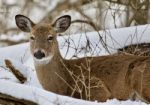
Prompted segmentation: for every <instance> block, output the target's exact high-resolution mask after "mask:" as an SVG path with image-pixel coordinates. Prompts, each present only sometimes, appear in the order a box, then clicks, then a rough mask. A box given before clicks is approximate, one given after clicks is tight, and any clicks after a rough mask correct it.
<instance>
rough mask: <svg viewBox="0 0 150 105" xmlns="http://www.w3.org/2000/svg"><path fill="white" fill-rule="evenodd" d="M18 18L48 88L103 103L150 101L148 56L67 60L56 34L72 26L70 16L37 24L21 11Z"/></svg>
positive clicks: (43, 84) (149, 62)
mask: <svg viewBox="0 0 150 105" xmlns="http://www.w3.org/2000/svg"><path fill="white" fill-rule="evenodd" d="M15 21H16V25H17V27H18V28H19V29H20V30H21V31H23V32H26V33H30V41H29V42H30V51H31V54H32V56H33V60H34V65H35V69H36V73H37V77H38V79H39V81H40V83H41V85H42V86H43V88H44V89H45V90H47V91H50V92H54V93H57V94H60V95H66V96H72V97H75V98H82V99H85V100H97V101H101V102H105V101H106V100H107V99H113V98H116V99H118V100H127V99H134V100H135V99H140V100H142V101H145V102H147V103H149V102H150V65H149V64H150V58H149V57H142V56H134V55H128V54H127V55H124V54H116V55H106V56H97V57H83V58H78V59H69V60H68V59H65V58H63V57H62V55H61V53H60V51H59V45H58V41H57V36H58V34H60V33H63V32H65V31H66V30H67V29H68V28H69V27H70V25H71V16H69V15H64V16H61V17H59V18H57V19H56V20H55V22H53V23H38V24H36V23H34V22H33V21H32V20H31V19H30V18H28V17H26V16H24V15H21V14H18V15H16V16H15ZM83 80H84V81H83ZM83 82H84V83H83Z"/></svg>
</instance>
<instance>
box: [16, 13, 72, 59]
mask: <svg viewBox="0 0 150 105" xmlns="http://www.w3.org/2000/svg"><path fill="white" fill-rule="evenodd" d="M15 20H16V24H17V26H18V28H19V29H21V30H22V31H24V32H29V33H30V48H31V53H32V55H33V57H34V60H36V61H38V62H43V61H46V62H49V61H50V60H51V58H52V57H53V56H54V55H55V51H56V48H57V46H58V43H57V39H56V37H57V34H58V33H62V32H64V31H66V30H67V29H68V27H69V26H70V24H71V17H70V16H69V15H64V16H62V17H60V18H58V19H56V21H55V22H54V23H53V24H49V23H45V24H35V23H34V22H32V21H31V20H30V19H29V18H28V17H26V16H23V15H16V17H15Z"/></svg>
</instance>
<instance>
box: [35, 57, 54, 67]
mask: <svg viewBox="0 0 150 105" xmlns="http://www.w3.org/2000/svg"><path fill="white" fill-rule="evenodd" d="M52 57H53V56H52V55H51V56H48V57H44V58H42V59H36V58H35V57H34V62H35V64H36V65H45V64H48V63H49V62H50V61H51V59H52Z"/></svg>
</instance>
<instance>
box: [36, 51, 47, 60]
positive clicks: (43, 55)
mask: <svg viewBox="0 0 150 105" xmlns="http://www.w3.org/2000/svg"><path fill="white" fill-rule="evenodd" d="M34 57H35V58H37V59H42V58H44V57H45V53H44V52H42V51H41V50H38V51H37V52H35V53H34Z"/></svg>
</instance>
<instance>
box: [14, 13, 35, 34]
mask: <svg viewBox="0 0 150 105" xmlns="http://www.w3.org/2000/svg"><path fill="white" fill-rule="evenodd" d="M15 20H16V25H17V26H18V28H19V29H21V30H22V31H24V32H30V31H31V29H32V27H33V26H34V25H35V24H34V23H33V22H32V21H31V20H30V19H29V18H28V17H26V16H23V15H16V16H15Z"/></svg>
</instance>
